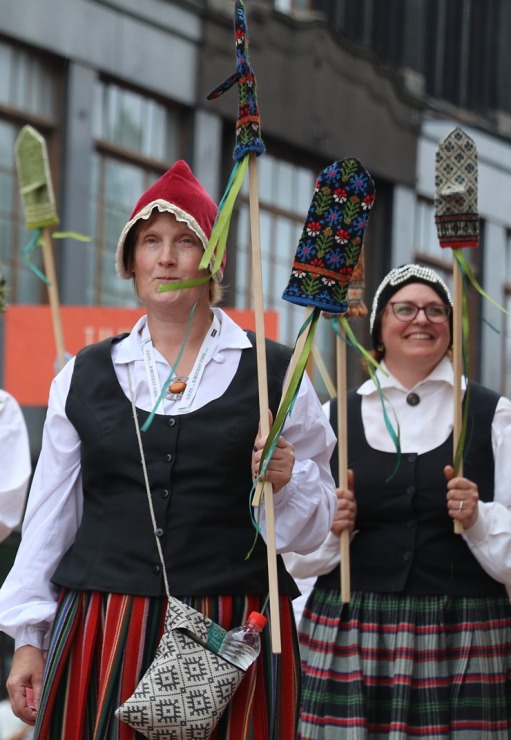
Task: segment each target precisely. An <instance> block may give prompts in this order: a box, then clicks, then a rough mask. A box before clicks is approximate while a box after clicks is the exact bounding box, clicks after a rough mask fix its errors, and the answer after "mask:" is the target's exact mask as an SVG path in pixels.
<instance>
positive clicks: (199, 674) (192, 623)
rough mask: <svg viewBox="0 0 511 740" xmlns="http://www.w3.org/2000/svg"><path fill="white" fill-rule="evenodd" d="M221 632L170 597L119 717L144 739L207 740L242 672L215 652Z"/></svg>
mask: <svg viewBox="0 0 511 740" xmlns="http://www.w3.org/2000/svg"><path fill="white" fill-rule="evenodd" d="M224 634H225V630H223V629H222V627H220V626H219V625H218V624H216V623H215V622H213V621H212V620H211V619H209V618H208V617H206V616H204V615H203V614H201V613H200V612H198V611H196V610H195V609H192V608H191V607H189V606H187V605H186V604H183V603H182V602H180V601H178V600H177V599H175V598H173V597H171V598H170V599H169V605H168V608H167V615H166V617H165V631H164V633H163V636H162V638H161V641H160V644H159V645H158V649H157V651H156V655H155V657H154V660H153V662H152V663H151V665H150V666H149V668H148V670H147V671H146V673H145V675H144V676H143V678H142V679H141V681H140V682H139V684H138V686H137V688H136V689H135V692H134V693H133V695H132V696H131V697H130V698H129V699H128V700H127V701H125V702H124V703H123V704H122V705H121V706H120V707H119V709H117V711H116V715H117V716H118V717H119V719H121V720H122V721H123V722H126V723H127V724H128V725H130V726H131V727H133V729H135V730H136V731H137V732H140V733H141V734H142V735H145V736H146V737H147V738H149V740H208V738H209V737H210V735H211V733H212V732H213V730H214V728H215V726H216V724H217V723H218V721H219V720H220V717H221V716H222V714H223V712H224V710H225V709H226V707H227V705H228V703H229V701H230V700H231V698H232V697H233V695H234V693H235V691H236V689H237V688H238V686H239V684H240V682H241V680H242V678H243V676H244V675H245V674H244V671H242V670H241V669H239V668H236V666H234V665H232V663H229V662H228V661H227V660H225V658H222V657H221V656H219V655H217V654H216V653H215V652H214V650H215V646H216V645H219V644H221V642H222V639H223V636H224Z"/></svg>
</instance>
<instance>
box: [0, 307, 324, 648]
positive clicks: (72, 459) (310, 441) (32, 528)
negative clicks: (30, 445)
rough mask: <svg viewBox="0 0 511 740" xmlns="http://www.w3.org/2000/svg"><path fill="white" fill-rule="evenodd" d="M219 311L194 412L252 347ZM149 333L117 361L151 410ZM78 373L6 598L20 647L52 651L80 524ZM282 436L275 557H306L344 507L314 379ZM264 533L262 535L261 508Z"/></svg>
mask: <svg viewBox="0 0 511 740" xmlns="http://www.w3.org/2000/svg"><path fill="white" fill-rule="evenodd" d="M214 312H215V315H216V316H217V318H218V320H219V321H220V324H221V329H220V332H219V335H218V341H217V342H216V344H215V346H214V348H213V351H210V352H209V354H208V360H207V362H206V364H205V367H204V369H203V375H202V378H201V382H200V384H199V385H198V387H197V391H196V393H195V395H194V397H193V401H192V405H191V407H190V409H189V410H190V411H193V410H196V409H199V408H201V407H202V406H204V405H205V404H207V403H209V402H210V401H212V400H214V399H216V398H219V397H220V396H221V395H222V394H223V393H224V392H225V391H226V390H227V388H228V386H229V384H230V382H231V381H232V379H233V377H234V375H235V373H236V370H237V368H238V364H239V361H240V357H241V352H242V350H243V348H245V347H250V346H251V344H250V341H249V339H248V337H247V335H246V333H245V332H244V331H242V330H241V329H240V328H239V327H238V326H237V325H236V324H235V323H234V322H233V321H232V320H231V319H230V318H229V317H228V316H227V314H225V313H224V312H223V311H221V310H220V309H214ZM145 324H146V318H145V317H142V318H141V319H140V320H139V321H138V322H137V324H136V325H135V326H134V328H133V329H132V331H131V333H130V335H129V336H128V337H127V338H126V339H125V340H124V341H122V342H119V343H118V344H115V345H114V347H113V351H112V360H113V363H114V368H115V372H116V375H117V378H118V381H119V384H120V385H121V387H122V389H123V391H124V393H125V394H126V396H127V397H130V394H129V386H128V371H127V368H128V367H129V368H130V373H131V376H132V382H133V385H134V393H135V399H136V405H137V406H138V407H140V408H142V409H144V410H146V411H150V410H152V408H153V402H152V398H151V393H150V389H149V385H148V382H147V373H146V364H145V362H144V356H143V352H142V341H141V333H142V331H143V329H144V326H145ZM199 354H200V353H199ZM154 357H155V360H156V365H157V371H158V375H159V378H160V383H162V384H163V383H164V382H165V380H167V378H168V376H169V373H170V367H169V365H168V364H167V362H166V360H165V359H164V358H163V357H162V356H161V355H160V354H159V353H158V352H157V351H156V350H154ZM73 367H74V360H70V361H69V362H68V364H67V365H66V366H65V367H64V368H63V370H62V371H61V372H60V373H59V374H58V375H57V377H56V378H55V379H54V380H53V383H52V386H51V389H50V397H49V403H48V413H47V417H46V422H45V426H44V431H43V443H42V450H41V455H40V458H39V461H38V464H37V467H36V471H35V474H34V480H33V483H32V487H31V491H30V496H29V500H28V506H27V512H26V515H25V519H24V522H23V530H22V541H21V545H20V548H19V550H18V554H17V557H16V561H15V563H14V566H13V568H12V570H11V572H10V573H9V575H8V576H7V579H6V581H5V583H4V585H3V587H2V588H1V589H0V630H3V631H4V632H6V633H7V634H9V635H11V636H12V637H14V639H15V641H16V647H20V646H22V645H24V644H30V645H34V646H36V647H46V646H47V644H48V638H49V632H50V629H51V624H52V621H53V618H54V614H55V609H56V600H57V595H58V589H57V587H55V586H54V585H53V584H52V583H51V581H50V579H51V577H52V575H53V573H54V571H55V569H56V567H57V565H58V563H59V562H60V560H61V558H62V556H63V554H64V553H65V552H66V550H67V549H68V548H69V547H70V546H71V545H72V543H73V541H74V538H75V535H76V531H77V529H78V527H79V525H80V520H81V515H82V507H83V491H82V480H81V472H80V439H79V437H78V434H77V432H76V430H75V428H74V426H73V425H72V424H71V422H70V421H69V420H68V418H67V416H66V413H65V405H66V399H67V395H68V392H69V386H70V382H71V377H72V373H73ZM159 412H160V413H161V412H162V409H161V407H160V409H159ZM163 412H164V413H166V414H168V413H172V414H175V413H179V411H178V409H177V408H176V403H175V402H174V401H165V402H164V406H163ZM283 436H284V437H285V438H286V439H287V440H288V441H289V442H290V443H291V444H293V445H294V451H295V458H296V461H295V465H294V469H293V474H292V478H291V480H290V482H289V483H288V484H287V486H285V487H284V488H283V489H281V490H280V491H279V492H278V493H276V494H275V495H274V509H275V530H276V546H277V551H278V552H285V551H289V550H294V551H298V552H302V553H306V552H310V551H312V550H314V549H315V548H317V547H318V546H319V545H320V544H321V542H323V540H324V538H325V536H326V534H327V533H328V531H329V528H330V525H331V522H332V518H333V515H334V513H335V509H336V506H337V500H336V497H335V486H334V482H333V479H332V476H331V473H330V465H329V461H330V457H331V454H332V451H333V448H334V446H335V436H334V433H333V431H332V428H331V427H330V424H329V423H328V420H327V419H326V417H325V415H324V413H323V411H322V409H321V404H320V402H319V399H318V397H317V395H316V393H315V391H314V389H313V387H312V384H311V383H310V380H309V379H308V378H307V377H305V378H304V380H303V382H302V384H301V388H300V391H299V395H298V398H297V400H296V403H295V406H294V408H293V411H292V414H291V415H290V416H289V417H288V419H287V420H286V423H285V426H284V431H283ZM248 493H249V492H247V496H248ZM261 525H262V529H263V535H264V506H262V507H261Z"/></svg>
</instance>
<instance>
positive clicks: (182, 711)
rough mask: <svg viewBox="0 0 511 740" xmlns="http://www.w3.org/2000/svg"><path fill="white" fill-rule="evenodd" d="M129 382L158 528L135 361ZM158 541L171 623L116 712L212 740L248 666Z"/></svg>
mask: <svg viewBox="0 0 511 740" xmlns="http://www.w3.org/2000/svg"><path fill="white" fill-rule="evenodd" d="M128 386H129V390H130V396H131V408H132V413H133V420H134V422H135V430H136V433H137V440H138V445H139V449H140V457H141V462H142V470H143V473H144V482H145V487H146V494H147V501H148V504H149V512H150V514H151V521H152V523H153V529H154V531H156V528H157V527H156V518H155V515H154V508H153V502H152V498H151V490H150V486H149V477H148V475H147V465H146V460H145V454H144V448H143V445H142V437H141V434H140V427H139V424H138V417H137V408H136V405H135V395H134V392H133V386H132V382H131V374H130V370H129V365H128ZM156 546H157V548H158V554H159V556H160V562H161V564H162V572H163V580H164V583H165V591H166V594H167V598H168V606H167V613H166V615H165V628H164V631H163V636H162V638H161V640H160V644H159V645H158V648H157V650H156V655H155V656H154V660H153V662H152V663H151V665H150V666H149V668H148V669H147V671H146V672H145V674H144V676H143V677H142V678H141V680H140V681H139V684H138V686H137V688H136V689H135V691H134V693H133V694H132V695H131V697H130V698H129V699H127V700H126V701H125V702H123V704H121V706H120V707H119V708H118V709H117V710H116V712H115V714H116V716H117V717H118V718H119V719H120V720H122V722H126V724H128V725H130V727H132V728H133V729H134V730H136V731H137V732H140V733H141V734H142V735H145V737H147V738H149V740H209V737H210V735H211V733H212V732H213V730H214V729H215V727H216V725H217V724H218V721H219V720H220V717H221V716H222V714H223V712H224V711H225V709H226V707H227V705H228V704H229V702H230V700H231V699H232V697H233V696H234V693H235V692H236V689H237V688H238V686H239V685H240V683H241V680H242V678H243V676H244V675H245V671H243V670H241V669H240V668H237V667H236V666H234V665H233V664H232V663H229V661H227V660H225V658H222V657H221V656H220V655H217V650H218V649H219V647H220V645H221V644H222V641H223V638H224V636H225V630H224V629H223V628H222V627H220V625H218V624H216V622H213V621H212V620H211V619H209V617H206V616H205V615H204V614H201V613H200V612H198V611H196V610H195V609H192V607H191V606H188V605H187V604H183V603H182V602H181V601H179V600H178V599H176V598H174V597H173V596H171V595H170V589H169V584H168V580H167V573H166V570H165V560H164V557H163V551H162V548H161V543H160V540H159V538H158V537H156Z"/></svg>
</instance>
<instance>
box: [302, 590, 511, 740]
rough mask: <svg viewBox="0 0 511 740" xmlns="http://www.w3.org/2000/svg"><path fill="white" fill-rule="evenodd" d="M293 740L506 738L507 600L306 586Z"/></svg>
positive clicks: (510, 621)
mask: <svg viewBox="0 0 511 740" xmlns="http://www.w3.org/2000/svg"><path fill="white" fill-rule="evenodd" d="M299 639H300V651H301V656H302V707H301V714H300V729H299V734H298V738H300V739H301V740H339V739H340V738H342V739H343V740H368V738H371V740H383V739H384V738H385V740H409V739H411V738H427V739H428V740H433V738H434V739H435V740H438V739H439V738H440V739H445V740H448V739H450V740H455V739H456V740H509V738H511V606H510V603H509V601H508V600H507V599H506V598H503V599H495V598H488V599H486V598H460V597H448V596H419V597H417V596H402V595H397V596H396V595H392V594H373V593H359V592H357V593H353V594H352V597H351V601H350V603H349V604H344V605H343V604H341V603H340V596H339V591H335V590H327V589H320V588H318V589H314V590H313V592H312V593H311V595H310V596H309V600H308V602H307V605H306V607H305V611H304V613H303V617H302V621H301V623H300V630H299Z"/></svg>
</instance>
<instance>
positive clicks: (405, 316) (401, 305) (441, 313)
mask: <svg viewBox="0 0 511 740" xmlns="http://www.w3.org/2000/svg"><path fill="white" fill-rule="evenodd" d="M390 305H391V306H392V313H393V314H394V316H395V317H396V319H397V320H398V321H405V322H408V321H413V320H414V319H415V318H416V317H417V315H418V313H419V311H424V316H425V317H426V318H427V320H428V321H430V322H431V323H432V324H443V323H445V322H446V321H447V319H448V318H449V316H450V315H451V307H450V306H447V305H445V304H442V305H441V306H440V305H437V304H432V305H430V306H417V305H416V304H415V303H405V302H403V301H391V302H390Z"/></svg>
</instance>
